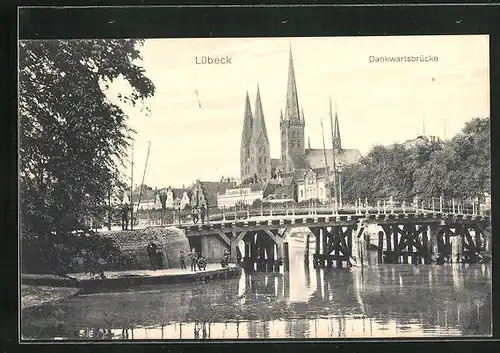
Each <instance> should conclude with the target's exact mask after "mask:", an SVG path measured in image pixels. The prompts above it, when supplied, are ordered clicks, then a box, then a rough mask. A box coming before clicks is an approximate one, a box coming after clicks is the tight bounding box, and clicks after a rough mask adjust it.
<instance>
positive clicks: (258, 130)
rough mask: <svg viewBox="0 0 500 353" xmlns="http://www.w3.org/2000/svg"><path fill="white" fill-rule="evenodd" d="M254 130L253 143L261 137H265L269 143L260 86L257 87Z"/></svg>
mask: <svg viewBox="0 0 500 353" xmlns="http://www.w3.org/2000/svg"><path fill="white" fill-rule="evenodd" d="M252 130H253V135H252V140H253V141H257V140H258V138H259V137H260V135H263V136H264V138H265V139H266V141H268V142H269V138H268V137H267V129H266V121H265V119H264V110H263V109H262V101H261V98H260V90H259V86H257V98H256V100H255V114H254V120H253V127H252Z"/></svg>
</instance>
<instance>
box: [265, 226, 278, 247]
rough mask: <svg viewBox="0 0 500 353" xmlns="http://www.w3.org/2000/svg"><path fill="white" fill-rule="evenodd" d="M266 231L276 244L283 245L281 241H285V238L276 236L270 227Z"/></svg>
mask: <svg viewBox="0 0 500 353" xmlns="http://www.w3.org/2000/svg"><path fill="white" fill-rule="evenodd" d="M264 233H266V234H267V235H268V236H269V238H271V240H272V241H273V242H274V243H275V244H276V245H281V243H282V242H283V238H280V237H278V236H276V235H275V234H273V232H271V231H270V230H269V229H266V230H264Z"/></svg>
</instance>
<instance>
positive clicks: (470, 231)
mask: <svg viewBox="0 0 500 353" xmlns="http://www.w3.org/2000/svg"><path fill="white" fill-rule="evenodd" d="M381 204H382V203H380V202H377V206H376V207H373V206H372V207H370V206H368V205H363V207H359V206H358V205H356V207H355V208H353V209H342V210H340V209H337V208H333V209H332V208H325V207H308V208H307V209H304V208H297V209H296V208H286V209H272V210H261V212H260V214H257V215H251V214H250V213H249V212H247V216H246V217H245V216H243V217H240V216H238V214H237V212H234V215H233V217H231V214H227V215H223V216H222V217H221V219H215V220H214V219H211V220H210V221H209V222H207V223H206V224H193V223H182V224H178V225H176V226H177V227H179V228H181V229H183V230H184V231H185V232H186V235H187V236H188V237H189V238H190V242H191V243H192V244H196V243H197V241H198V242H199V243H198V244H199V245H198V246H197V247H198V248H199V249H200V250H201V252H202V253H203V255H204V256H205V257H207V258H209V259H217V258H221V257H222V252H223V250H225V249H230V251H231V259H232V261H234V262H239V261H240V260H242V261H243V264H244V266H245V267H246V268H248V269H255V270H264V271H273V270H279V266H281V265H284V269H285V270H288V268H289V266H288V242H287V239H288V236H289V234H290V232H291V231H292V229H294V228H308V229H309V230H310V233H311V234H312V235H313V236H314V237H315V240H316V242H315V251H314V255H313V256H314V258H313V263H314V266H315V267H345V266H347V267H349V266H353V265H354V266H362V265H363V264H364V263H365V261H364V259H365V256H366V254H367V249H368V248H369V246H370V245H371V246H374V247H376V248H377V250H378V258H379V262H380V263H409V261H411V263H412V264H418V263H424V264H430V263H433V262H440V261H441V262H442V261H454V262H455V261H460V262H461V261H464V262H477V261H480V260H481V259H482V258H483V255H484V253H485V252H488V251H489V244H490V231H489V229H490V217H489V216H488V215H485V214H484V213H483V214H480V212H479V211H478V208H477V207H476V208H474V206H473V207H472V209H470V208H466V207H462V208H460V207H459V206H457V207H455V205H453V207H452V208H451V207H450V208H444V207H443V206H442V204H441V205H440V207H438V208H437V209H436V208H434V207H432V208H431V209H428V208H426V207H424V205H423V204H422V206H421V207H420V206H419V207H415V205H414V206H410V207H406V206H405V204H404V202H403V203H401V204H400V205H399V206H398V207H394V206H391V207H386V206H385V205H384V207H382V206H381ZM393 205H394V203H393ZM370 224H374V225H378V226H380V228H381V229H382V230H381V231H379V232H378V242H377V244H370V241H369V237H368V236H367V235H366V230H367V227H368V226H369V225H370ZM309 236H310V235H307V236H306V241H305V246H306V249H305V254H308V253H309V251H308V248H307V247H308V246H309ZM241 241H243V242H244V254H240V252H239V244H240V242H241ZM452 242H456V244H458V245H457V246H455V248H456V249H458V250H455V251H454V249H455V248H453V247H452Z"/></svg>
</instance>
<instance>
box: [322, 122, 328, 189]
mask: <svg viewBox="0 0 500 353" xmlns="http://www.w3.org/2000/svg"><path fill="white" fill-rule="evenodd" d="M321 137H322V138H323V153H324V155H325V169H326V180H328V179H329V173H328V159H327V158H326V147H325V132H324V130H323V120H321Z"/></svg>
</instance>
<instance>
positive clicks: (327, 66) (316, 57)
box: [106, 35, 490, 188]
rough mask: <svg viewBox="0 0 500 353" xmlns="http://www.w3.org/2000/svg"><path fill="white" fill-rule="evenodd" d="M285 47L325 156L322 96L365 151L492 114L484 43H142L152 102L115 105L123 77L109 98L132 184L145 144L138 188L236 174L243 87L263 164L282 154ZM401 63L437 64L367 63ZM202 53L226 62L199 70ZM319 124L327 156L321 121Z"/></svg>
mask: <svg viewBox="0 0 500 353" xmlns="http://www.w3.org/2000/svg"><path fill="white" fill-rule="evenodd" d="M290 47H291V49H292V54H293V60H294V66H295V77H296V82H297V91H298V96H299V106H300V108H301V109H304V115H305V121H306V127H305V134H306V136H307V137H309V138H310V141H311V147H312V148H322V132H321V119H323V118H326V117H328V113H329V109H330V108H329V100H330V97H331V100H332V102H333V110H335V106H336V107H337V112H338V116H339V123H340V131H341V137H342V147H343V148H354V149H359V150H360V152H361V153H362V154H366V153H367V152H368V151H369V150H370V149H371V147H373V146H374V145H376V144H382V145H389V144H392V143H395V142H404V141H406V140H408V139H412V138H415V137H416V136H417V135H419V134H422V132H423V130H424V126H425V133H426V135H433V136H439V137H441V138H450V137H451V136H453V135H454V134H456V133H458V132H459V131H460V130H461V129H462V128H463V126H464V124H465V122H467V121H468V120H470V119H471V118H474V117H486V116H489V115H490V99H489V94H490V93H489V37H488V36H478V35H476V36H458V35H455V36H412V37H409V36H399V37H322V38H248V39H247V38H224V39H220V38H219V39H216V38H203V39H148V40H146V41H145V43H144V45H143V46H142V47H141V49H140V51H141V55H142V59H143V60H142V62H140V65H141V66H143V67H144V69H145V75H146V76H147V77H149V78H150V79H151V80H152V81H153V83H154V85H155V86H156V93H155V95H154V97H152V98H149V99H147V100H145V101H144V103H143V104H139V105H138V106H136V107H131V106H128V105H124V104H121V103H119V101H118V99H117V98H116V97H117V94H118V93H119V92H126V91H127V85H126V84H124V83H123V82H120V81H116V82H115V83H114V84H113V85H112V86H111V87H110V89H109V90H108V91H107V92H106V93H107V95H108V97H109V99H110V100H111V101H113V102H115V103H117V104H119V105H120V106H121V107H122V109H123V110H124V111H125V113H127V114H128V115H129V117H130V118H129V121H128V124H129V126H130V127H132V128H133V129H134V130H136V131H137V134H136V136H135V140H136V142H135V147H134V163H135V166H134V183H137V184H140V183H141V180H142V176H143V172H144V167H145V161H146V155H147V149H148V143H149V142H151V149H150V154H149V159H148V165H147V170H146V174H145V179H144V183H145V184H147V185H150V186H156V187H158V188H162V187H168V186H172V187H182V186H183V185H185V186H188V185H190V184H191V183H192V182H193V181H195V180H196V179H200V180H206V181H218V180H220V178H221V176H225V177H235V178H238V177H239V168H240V162H239V156H240V151H239V150H240V140H241V134H242V127H243V113H244V103H245V97H246V93H247V91H248V93H249V95H250V100H251V104H252V110H255V96H256V91H257V85H259V87H260V93H261V98H262V105H263V109H264V117H265V121H266V126H267V131H268V136H269V139H270V148H271V157H272V158H279V156H280V134H279V118H280V110H282V109H284V106H285V95H286V87H287V76H288V61H289V50H290ZM405 55H406V56H409V55H411V56H417V57H420V56H421V55H424V56H432V57H437V58H438V59H437V62H436V61H433V62H383V63H382V62H370V56H375V57H381V56H405ZM202 56H211V57H226V56H228V57H230V58H231V63H230V64H225V65H222V64H219V65H215V64H212V65H199V64H196V58H198V59H197V60H198V62H200V61H201V58H202ZM198 102H199V103H200V105H201V107H200V105H199V104H198ZM143 106H147V107H149V109H150V110H151V113H150V114H149V115H147V114H145V113H144V111H141V108H142V107H143ZM323 123H324V126H325V140H326V145H327V148H331V146H330V145H331V136H330V134H331V131H330V128H329V127H330V125H329V120H323ZM126 173H127V174H128V175H130V170H128V171H126Z"/></svg>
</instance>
